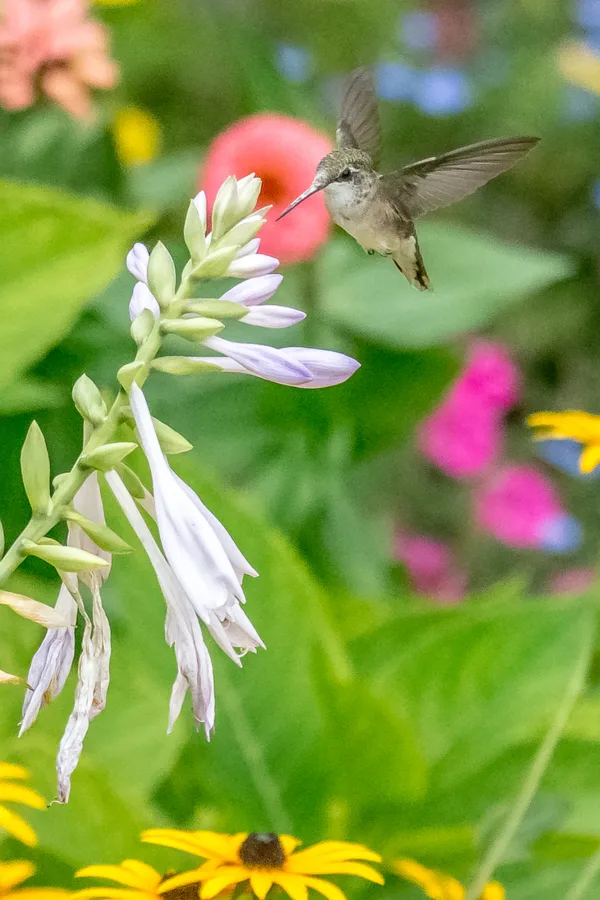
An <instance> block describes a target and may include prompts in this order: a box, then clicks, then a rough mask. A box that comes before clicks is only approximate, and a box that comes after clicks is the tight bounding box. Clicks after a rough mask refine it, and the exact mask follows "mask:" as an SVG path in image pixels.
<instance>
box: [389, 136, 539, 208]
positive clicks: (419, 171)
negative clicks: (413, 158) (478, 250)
mask: <svg viewBox="0 0 600 900" xmlns="http://www.w3.org/2000/svg"><path fill="white" fill-rule="evenodd" d="M538 142H539V138H537V137H514V138H497V139H495V140H492V141H480V142H479V143H477V144H470V145H469V146H468V147H459V149H458V150H451V151H450V152H449V153H442V154H440V156H431V157H429V158H428V159H422V160H420V161H419V162H416V163H413V164H412V165H410V166H406V167H405V168H404V169H400V170H399V171H397V172H392V173H391V174H389V175H384V176H383V178H382V182H383V184H382V187H383V188H384V190H386V192H387V193H388V195H391V196H392V197H393V198H394V199H393V202H394V203H395V205H396V206H397V207H398V208H399V209H402V210H403V211H404V212H405V213H408V214H409V215H410V216H411V217H412V218H416V217H417V216H422V215H424V214H425V213H428V212H432V211H433V210H436V209H441V208H442V207H443V206H449V205H450V204H452V203H457V202H458V201H459V200H462V199H463V197H466V196H468V195H469V194H472V193H473V192H474V191H476V190H478V188H480V187H482V186H483V185H484V184H487V182H488V181H490V180H491V179H492V178H495V177H496V176H497V175H501V174H502V173H503V172H506V171H507V170H508V169H511V168H512V167H513V166H514V165H516V163H518V162H519V160H521V159H522V158H523V157H524V156H526V155H527V153H529V151H530V150H532V149H533V148H534V147H535V145H536V144H537V143H538Z"/></svg>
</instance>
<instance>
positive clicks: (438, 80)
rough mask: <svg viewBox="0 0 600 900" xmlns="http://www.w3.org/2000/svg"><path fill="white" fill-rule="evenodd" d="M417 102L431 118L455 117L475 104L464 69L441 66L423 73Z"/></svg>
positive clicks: (417, 93) (419, 82) (418, 83)
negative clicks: (454, 115)
mask: <svg viewBox="0 0 600 900" xmlns="http://www.w3.org/2000/svg"><path fill="white" fill-rule="evenodd" d="M415 102H416V104H417V106H419V107H420V108H421V109H422V110H423V112H425V113H427V115H429V116H448V115H453V114H455V113H459V112H462V111H463V110H464V109H466V108H467V107H468V106H469V105H470V104H471V103H472V102H473V90H472V87H471V83H470V81H469V79H468V78H467V75H466V74H465V72H463V71H462V69H455V68H452V67H449V66H448V67H443V66H440V67H436V68H432V69H427V70H426V71H424V72H422V73H421V75H420V76H419V79H418V82H417V86H416V91H415Z"/></svg>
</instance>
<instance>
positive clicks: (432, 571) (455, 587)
mask: <svg viewBox="0 0 600 900" xmlns="http://www.w3.org/2000/svg"><path fill="white" fill-rule="evenodd" d="M394 555H395V557H396V559H397V560H399V561H400V562H402V563H403V564H404V565H405V566H406V571H407V573H408V576H409V578H410V581H411V584H412V587H413V589H414V590H415V591H416V592H417V593H418V594H422V595H423V596H424V597H429V598H430V599H431V600H435V601H436V602H438V603H444V604H446V603H458V602H460V601H461V600H463V599H464V598H465V596H466V593H467V576H466V574H465V573H464V572H462V571H461V570H460V569H459V568H458V566H457V565H456V562H455V560H454V558H453V554H452V550H451V548H450V547H449V546H448V545H447V544H446V543H444V542H443V541H439V540H436V539H435V538H430V537H426V536H425V535H413V534H405V533H399V534H398V535H397V536H396V540H395V544H394Z"/></svg>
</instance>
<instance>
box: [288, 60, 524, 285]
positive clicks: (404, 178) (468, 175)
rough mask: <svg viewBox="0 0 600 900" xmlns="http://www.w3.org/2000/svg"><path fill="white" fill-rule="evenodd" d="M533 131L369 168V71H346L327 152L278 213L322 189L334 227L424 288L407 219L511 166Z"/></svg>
mask: <svg viewBox="0 0 600 900" xmlns="http://www.w3.org/2000/svg"><path fill="white" fill-rule="evenodd" d="M538 141H539V138H537V137H511V138H496V139H494V140H489V141H480V142H479V143H477V144H470V145H469V146H467V147H460V148H459V149H458V150H451V151H450V152H449V153H442V154H440V155H439V156H430V157H428V158H427V159H421V160H419V161H418V162H415V163H411V164H410V165H408V166H405V167H404V168H403V169H398V170H397V171H395V172H390V173H388V174H387V175H382V174H381V173H380V172H378V171H377V166H378V164H379V150H380V143H381V127H380V123H379V112H378V108H377V95H376V93H375V86H374V84H373V76H372V74H371V72H370V70H369V69H366V68H360V69H356V70H355V71H354V72H352V73H351V74H350V75H349V76H348V78H347V80H346V83H345V85H344V89H343V92H342V104H341V113H340V119H339V122H338V126H337V131H336V144H337V147H336V149H335V150H332V151H331V153H328V154H327V156H324V157H323V159H322V160H321V161H320V162H319V164H318V166H317V171H316V174H315V177H314V180H313V183H312V184H311V185H310V187H309V188H308V189H307V190H306V191H304V193H303V194H300V196H299V197H297V198H296V199H295V200H294V202H293V203H291V204H290V205H289V206H288V208H287V209H286V210H284V212H283V213H282V214H281V215H280V216H279V219H282V218H283V216H287V214H288V213H289V212H291V211H292V210H293V209H294V208H295V207H296V206H298V204H299V203H302V201H303V200H306V198H307V197H310V196H311V195H312V194H315V193H316V192H317V191H323V192H324V195H325V206H326V207H327V210H328V211H329V214H330V216H331V218H332V219H333V221H334V222H336V224H337V225H339V226H341V228H343V229H344V231H347V232H348V234H350V235H351V236H352V237H353V238H355V240H357V241H358V243H359V244H360V245H361V246H362V247H363V248H364V249H365V250H366V251H367V253H369V254H373V253H380V254H381V255H382V256H388V257H390V258H391V260H392V262H393V263H394V265H395V266H396V268H398V269H399V270H400V272H402V274H403V275H404V277H405V278H406V279H407V281H408V282H409V284H411V285H413V286H414V287H416V288H418V289H419V290H422V291H425V290H427V289H428V288H429V287H430V282H429V276H428V275H427V270H426V269H425V264H424V262H423V257H422V255H421V250H420V248H419V242H418V240H417V233H416V230H415V224H414V220H415V219H416V218H418V217H419V216H422V215H424V214H425V213H428V212H432V211H433V210H436V209H440V208H441V207H443V206H449V205H450V204H452V203H456V202H458V201H459V200H462V199H463V197H466V196H467V195H468V194H472V193H473V191H476V190H477V189H478V188H480V187H482V186H483V185H484V184H486V183H487V182H488V181H490V179H492V178H495V177H496V175H501V174H502V172H506V170H507V169H510V168H511V167H512V166H514V165H515V164H516V163H517V162H519V160H520V159H522V158H523V157H524V156H525V155H526V154H527V153H529V151H530V150H532V149H533V148H534V147H535V145H536V144H537V143H538Z"/></svg>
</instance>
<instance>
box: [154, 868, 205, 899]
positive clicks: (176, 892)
mask: <svg viewBox="0 0 600 900" xmlns="http://www.w3.org/2000/svg"><path fill="white" fill-rule="evenodd" d="M176 874H177V873H176V872H175V871H173V870H172V871H170V872H166V873H165V875H164V876H163V878H162V881H166V880H167V878H172V877H173V875H176ZM199 888H200V882H199V881H195V882H194V883H193V884H183V885H181V887H177V888H174V889H173V890H172V891H165V892H164V894H163V895H162V896H163V898H164V900H198V890H199Z"/></svg>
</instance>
